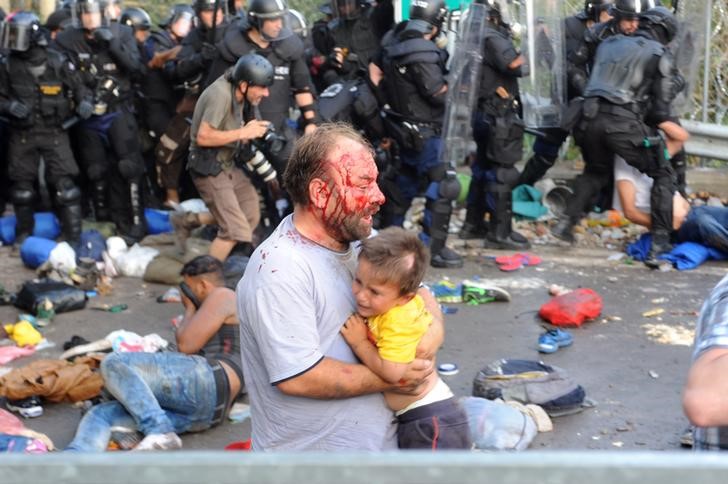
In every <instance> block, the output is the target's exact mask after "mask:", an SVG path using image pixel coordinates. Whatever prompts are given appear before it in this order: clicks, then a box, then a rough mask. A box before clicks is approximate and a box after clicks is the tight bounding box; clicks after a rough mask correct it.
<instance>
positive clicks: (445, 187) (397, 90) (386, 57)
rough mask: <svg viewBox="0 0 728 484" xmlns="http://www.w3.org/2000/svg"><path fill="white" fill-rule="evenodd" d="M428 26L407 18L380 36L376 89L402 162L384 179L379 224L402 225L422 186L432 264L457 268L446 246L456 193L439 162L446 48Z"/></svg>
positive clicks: (448, 172) (449, 174)
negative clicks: (380, 90) (395, 172)
mask: <svg viewBox="0 0 728 484" xmlns="http://www.w3.org/2000/svg"><path fill="white" fill-rule="evenodd" d="M431 28H432V27H431V26H430V25H429V24H428V23H427V22H425V21H423V20H410V21H407V22H404V23H402V24H400V25H399V26H398V28H397V29H395V30H392V31H390V32H388V33H387V34H386V35H385V36H384V39H383V40H382V53H381V62H380V63H381V65H380V67H381V69H382V71H383V72H384V78H383V81H382V83H383V86H381V87H383V89H384V92H385V96H386V99H387V102H388V104H389V106H390V107H391V111H389V112H388V115H387V117H388V118H392V119H391V121H390V122H391V124H390V127H391V128H392V129H390V134H391V135H394V132H395V131H396V132H399V133H402V134H401V135H394V137H395V139H396V141H397V142H398V144H399V148H400V157H401V162H402V165H401V169H400V172H399V174H398V176H397V177H396V179H395V180H386V179H385V180H384V182H383V184H382V187H383V190H384V193H385V196H386V198H387V201H386V202H385V204H384V206H383V207H382V215H381V225H382V227H386V226H388V225H399V226H401V225H402V223H403V222H404V215H405V213H406V212H407V209H408V208H409V207H410V205H411V204H412V199H413V198H414V197H415V196H417V195H418V194H419V193H420V192H421V191H422V189H423V188H424V189H425V197H426V199H427V201H426V204H425V220H424V223H423V231H424V234H425V235H427V236H428V237H429V243H430V251H431V254H432V260H431V263H432V265H433V266H436V267H460V266H462V258H460V256H458V255H457V254H455V253H454V252H452V251H451V250H449V249H447V247H446V246H445V241H446V240H447V234H448V227H449V224H450V216H451V214H452V201H453V200H454V199H456V198H457V196H458V194H459V191H460V185H459V183H458V182H457V179H455V178H454V172H452V171H451V170H450V165H449V164H447V163H444V162H442V161H441V160H440V147H441V142H442V140H441V135H442V120H443V116H444V114H445V98H446V96H445V90H444V88H445V86H446V80H445V75H446V74H447V69H446V68H445V64H446V62H447V51H445V50H443V49H440V48H439V47H437V45H435V43H434V42H432V41H431V40H427V39H425V38H423V34H424V33H427V32H429V31H430V29H431Z"/></svg>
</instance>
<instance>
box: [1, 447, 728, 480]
mask: <svg viewBox="0 0 728 484" xmlns="http://www.w3.org/2000/svg"><path fill="white" fill-rule="evenodd" d="M726 476H728V455H723V454H719V453H704V454H699V453H692V452H681V453H678V452H659V453H658V452H599V451H594V452H569V451H563V452H523V453H518V454H516V453H509V452H498V453H495V452H494V453H480V452H447V451H442V452H437V453H432V452H415V451H404V452H392V453H378V454H377V453H326V454H323V453H315V454H314V453H296V454H263V453H245V452H166V453H164V452H160V453H148V454H146V453H105V454H77V453H57V454H48V455H13V454H5V455H4V456H2V457H1V458H0V482H2V483H3V484H15V483H22V484H30V483H32V484H44V483H53V484H63V483H74V484H85V483H94V484H97V483H104V484H116V483H125V484H126V483H134V484H161V483H194V484H213V483H222V484H225V483H231V484H232V483H235V484H241V483H256V484H257V483H261V484H267V483H276V484H284V483H285V484H287V483H292V484H309V483H323V484H328V483H331V484H334V483H336V484H342V483H343V484H380V483H386V484H409V483H411V484H428V483H464V484H467V483H473V484H475V483H478V484H483V483H497V484H520V483H537V484H560V483H564V484H567V483H569V484H571V483H588V484H615V483H620V484H623V483H639V484H652V483H655V484H657V483H659V484H684V483H686V482H691V483H696V484H697V483H699V484H724V483H725V482H726V479H728V477H726Z"/></svg>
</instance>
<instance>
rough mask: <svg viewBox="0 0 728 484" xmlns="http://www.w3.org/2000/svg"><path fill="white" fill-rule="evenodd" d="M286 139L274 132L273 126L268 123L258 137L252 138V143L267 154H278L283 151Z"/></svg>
mask: <svg viewBox="0 0 728 484" xmlns="http://www.w3.org/2000/svg"><path fill="white" fill-rule="evenodd" d="M287 141H288V140H287V139H286V138H285V136H281V135H280V134H278V133H276V130H275V128H274V127H273V126H271V125H268V129H267V130H266V132H265V134H264V135H263V136H261V137H260V138H257V139H255V140H253V144H255V146H256V147H257V148H258V149H259V150H260V151H262V152H264V153H266V154H267V155H269V156H278V155H280V154H281V152H282V151H283V148H285V146H286V142H287Z"/></svg>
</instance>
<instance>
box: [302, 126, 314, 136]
mask: <svg viewBox="0 0 728 484" xmlns="http://www.w3.org/2000/svg"><path fill="white" fill-rule="evenodd" d="M314 131H316V125H315V124H307V125H306V127H305V128H303V134H311V133H313V132H314Z"/></svg>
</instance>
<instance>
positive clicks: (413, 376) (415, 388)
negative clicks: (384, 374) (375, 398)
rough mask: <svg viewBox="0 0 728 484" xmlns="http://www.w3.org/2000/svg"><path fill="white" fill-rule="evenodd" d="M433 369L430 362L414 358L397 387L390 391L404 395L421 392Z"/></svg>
mask: <svg viewBox="0 0 728 484" xmlns="http://www.w3.org/2000/svg"><path fill="white" fill-rule="evenodd" d="M434 369H435V365H434V363H433V362H432V361H430V360H422V359H420V358H416V359H415V360H414V361H413V362H412V363H410V365H409V367H408V368H407V371H406V372H405V374H404V376H403V377H402V379H401V380H400V381H399V383H398V384H397V386H396V387H394V388H392V389H391V390H390V391H393V392H395V393H401V394H404V395H417V394H418V393H420V392H421V391H422V388H421V387H422V385H423V384H424V383H425V381H426V380H427V377H428V376H430V375H431V374H432V372H433V371H434Z"/></svg>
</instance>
